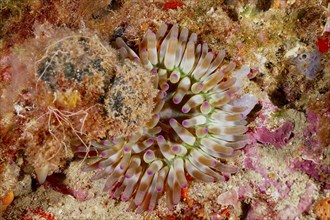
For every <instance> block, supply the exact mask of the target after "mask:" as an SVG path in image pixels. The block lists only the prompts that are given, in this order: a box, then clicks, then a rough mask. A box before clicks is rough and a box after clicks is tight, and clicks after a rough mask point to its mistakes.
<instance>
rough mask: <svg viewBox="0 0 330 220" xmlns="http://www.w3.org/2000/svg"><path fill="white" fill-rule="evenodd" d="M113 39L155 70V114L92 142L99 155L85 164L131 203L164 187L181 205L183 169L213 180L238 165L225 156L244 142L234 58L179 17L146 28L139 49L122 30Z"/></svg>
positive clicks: (142, 206) (151, 199) (145, 203)
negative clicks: (123, 132) (122, 133)
mask: <svg viewBox="0 0 330 220" xmlns="http://www.w3.org/2000/svg"><path fill="white" fill-rule="evenodd" d="M116 44H117V46H118V47H119V52H120V54H121V55H122V56H123V57H125V58H126V57H127V58H129V59H131V60H134V61H136V62H138V63H141V65H142V66H144V67H145V68H146V69H147V70H149V71H151V74H152V75H153V78H152V82H153V85H150V86H154V88H156V89H158V94H157V96H156V97H155V99H154V108H153V111H152V116H151V119H150V121H149V122H148V123H147V124H146V125H145V126H144V127H141V128H140V129H139V130H138V131H137V132H136V133H135V134H133V135H130V136H128V137H113V138H110V139H109V140H103V141H101V142H96V141H94V142H92V146H91V148H90V149H89V155H94V156H93V157H96V158H99V159H98V160H97V162H94V163H93V164H91V165H88V166H87V167H85V168H84V170H85V171H92V170H97V172H96V174H95V175H94V176H93V177H92V179H101V178H106V183H105V187H104V190H105V191H108V190H111V191H112V192H113V195H114V197H115V198H121V200H123V201H127V200H129V199H130V198H131V197H134V199H133V200H132V203H131V207H132V208H136V207H137V212H142V211H144V210H153V209H154V208H155V206H156V204H157V201H158V199H159V198H160V196H161V195H162V194H163V192H166V203H167V206H168V208H169V209H172V208H173V207H174V206H175V205H177V204H178V203H179V201H180V190H181V188H185V187H187V186H188V182H187V178H186V175H187V174H186V173H188V174H189V175H190V176H191V177H193V178H195V179H197V180H200V181H204V182H215V181H223V180H224V176H223V174H230V173H234V172H236V170H237V168H236V166H234V165H232V164H230V163H228V159H229V158H232V157H234V155H235V152H236V151H235V150H237V149H240V148H242V147H244V146H245V144H246V140H247V135H245V134H244V133H245V132H246V131H247V128H246V126H245V125H246V121H245V120H244V119H245V115H246V114H243V112H244V111H245V110H246V107H241V106H235V105H233V104H232V100H233V99H234V97H236V96H235V95H233V94H234V93H237V91H238V90H239V86H237V84H236V83H235V81H236V79H235V78H234V77H231V76H230V72H232V71H233V70H234V69H235V67H236V64H235V63H234V62H229V63H227V64H226V65H223V64H222V63H223V60H224V58H225V51H221V52H219V53H218V54H217V55H215V54H214V53H213V52H212V51H210V50H209V48H208V46H207V44H206V43H203V44H198V41H197V34H196V33H192V34H191V35H190V36H189V31H188V29H187V28H182V29H181V30H180V29H179V27H178V25H177V24H174V25H173V26H172V28H171V29H170V30H169V31H168V27H167V25H165V24H162V25H161V26H160V28H159V29H158V31H157V33H154V32H152V31H151V30H148V31H147V33H146V34H145V36H144V38H143V40H142V41H141V42H140V44H139V52H138V54H137V53H135V52H134V50H133V49H131V48H130V47H129V46H128V45H127V44H126V43H125V42H124V40H123V39H122V38H117V39H116ZM79 151H80V153H84V152H86V150H85V149H83V148H80V149H78V152H79ZM93 152H94V154H93ZM95 153H97V154H96V156H95ZM91 157H92V156H91Z"/></svg>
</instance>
